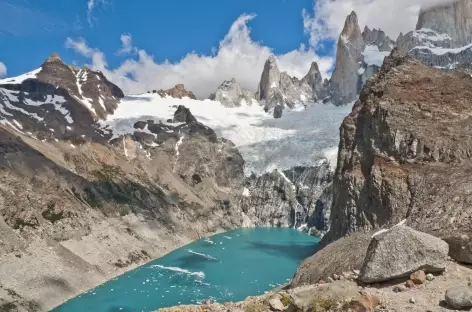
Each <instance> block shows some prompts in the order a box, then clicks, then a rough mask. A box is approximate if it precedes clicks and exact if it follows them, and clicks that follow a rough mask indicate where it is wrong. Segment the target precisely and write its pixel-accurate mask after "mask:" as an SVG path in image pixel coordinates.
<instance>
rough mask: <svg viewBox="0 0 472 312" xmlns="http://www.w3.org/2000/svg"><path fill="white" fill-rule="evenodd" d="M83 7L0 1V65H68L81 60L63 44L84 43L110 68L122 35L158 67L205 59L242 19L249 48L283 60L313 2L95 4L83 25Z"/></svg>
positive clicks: (80, 1)
mask: <svg viewBox="0 0 472 312" xmlns="http://www.w3.org/2000/svg"><path fill="white" fill-rule="evenodd" d="M87 2H88V0H62V1H51V0H0V12H3V13H2V18H1V19H0V42H1V46H2V47H8V48H7V49H5V48H4V49H2V50H1V51H0V60H1V61H2V62H4V63H5V64H6V65H7V67H8V74H9V75H16V74H20V73H23V72H25V71H27V70H29V69H32V68H35V66H38V64H40V63H41V62H42V60H44V59H45V58H46V57H47V56H48V55H49V54H51V53H52V52H54V51H57V52H59V53H60V54H61V55H62V56H63V59H64V60H65V61H66V62H72V61H74V60H75V61H79V62H82V61H84V60H83V59H81V58H79V57H77V55H76V54H75V53H73V51H70V50H68V49H66V48H65V46H64V41H65V39H66V37H73V38H74V37H83V38H86V39H87V42H88V43H89V44H90V45H91V46H96V47H99V48H100V49H101V50H102V51H103V52H104V53H105V54H106V55H107V56H108V61H109V64H110V66H112V67H113V66H116V65H118V64H119V62H120V61H121V60H122V57H120V56H118V55H115V52H116V50H117V49H119V47H120V45H121V42H120V35H121V34H123V33H129V34H131V35H132V36H133V42H134V44H136V45H138V46H139V47H140V48H141V49H144V50H146V51H148V53H151V54H152V55H154V59H155V60H156V62H161V61H164V60H165V59H169V60H170V61H171V62H174V61H178V60H179V59H181V58H182V57H184V56H185V55H186V54H187V53H189V52H191V51H195V52H197V53H199V54H211V51H212V48H214V47H217V46H218V43H219V41H220V40H221V39H222V38H223V37H224V36H225V34H226V33H227V31H228V29H229V27H230V26H231V24H232V23H233V21H235V20H236V19H237V18H238V17H239V16H240V15H241V14H243V13H255V14H257V18H255V19H254V20H253V21H252V22H251V25H250V26H251V28H252V35H251V37H252V38H253V39H254V40H255V41H259V42H262V43H263V44H265V45H267V46H269V47H271V48H272V49H273V50H274V52H276V53H286V52H288V51H291V50H293V49H296V48H298V47H299V45H300V44H301V43H305V44H307V45H308V37H307V35H306V34H305V33H304V31H303V20H302V14H301V12H302V9H304V8H305V9H311V7H312V0H263V1H254V0H238V1H222V0H205V1H192V0H172V1H164V0H156V1H145V0H137V1H126V0H115V1H113V2H112V1H110V0H108V1H106V2H105V3H101V2H97V3H96V4H95V7H94V8H93V10H92V13H91V14H92V17H91V20H90V22H91V23H89V21H88V7H87Z"/></svg>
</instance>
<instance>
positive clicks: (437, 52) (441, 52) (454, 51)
mask: <svg viewBox="0 0 472 312" xmlns="http://www.w3.org/2000/svg"><path fill="white" fill-rule="evenodd" d="M470 48H472V44H469V45H466V46H464V47H462V48H455V49H446V48H436V47H427V46H417V47H414V48H413V49H412V50H429V51H431V53H432V54H435V55H444V54H447V53H451V54H458V53H461V52H463V51H465V50H468V49H470Z"/></svg>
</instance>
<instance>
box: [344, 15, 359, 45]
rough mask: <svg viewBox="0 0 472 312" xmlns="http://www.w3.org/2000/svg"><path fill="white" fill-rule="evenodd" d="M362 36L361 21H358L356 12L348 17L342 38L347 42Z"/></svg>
mask: <svg viewBox="0 0 472 312" xmlns="http://www.w3.org/2000/svg"><path fill="white" fill-rule="evenodd" d="M360 35H361V29H360V27H359V21H358V19H357V14H356V12H355V11H352V12H351V14H349V15H348V16H347V17H346V21H345V23H344V28H343V31H342V32H341V36H340V37H341V38H344V39H346V40H348V39H351V38H358V37H359V36H360Z"/></svg>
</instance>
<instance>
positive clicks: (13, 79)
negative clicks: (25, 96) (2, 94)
mask: <svg viewBox="0 0 472 312" xmlns="http://www.w3.org/2000/svg"><path fill="white" fill-rule="evenodd" d="M41 69H42V67H40V68H38V69H35V70H33V71H30V72H29V73H26V74H23V75H20V76H17V77H11V78H4V79H0V84H20V83H22V82H23V81H25V80H26V79H35V78H36V75H37V74H38V73H39V72H40V71H41Z"/></svg>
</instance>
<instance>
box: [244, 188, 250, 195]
mask: <svg viewBox="0 0 472 312" xmlns="http://www.w3.org/2000/svg"><path fill="white" fill-rule="evenodd" d="M243 196H244V197H250V196H251V192H250V191H249V189H247V188H244V190H243Z"/></svg>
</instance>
